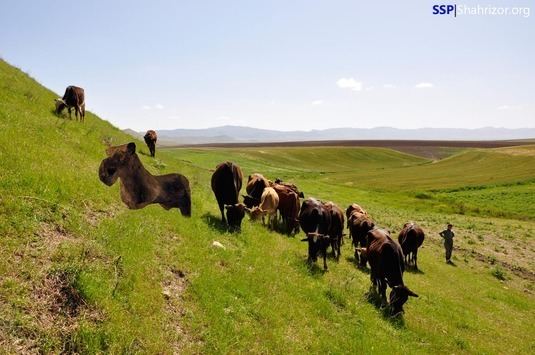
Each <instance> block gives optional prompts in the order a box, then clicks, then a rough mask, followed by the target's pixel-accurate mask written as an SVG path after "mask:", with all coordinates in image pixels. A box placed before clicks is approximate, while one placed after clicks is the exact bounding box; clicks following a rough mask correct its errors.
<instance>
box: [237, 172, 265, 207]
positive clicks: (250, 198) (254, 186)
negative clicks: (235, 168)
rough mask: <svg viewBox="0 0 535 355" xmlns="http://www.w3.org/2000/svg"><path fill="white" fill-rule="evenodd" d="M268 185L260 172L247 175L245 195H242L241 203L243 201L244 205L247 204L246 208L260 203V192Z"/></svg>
mask: <svg viewBox="0 0 535 355" xmlns="http://www.w3.org/2000/svg"><path fill="white" fill-rule="evenodd" d="M268 186H270V183H269V181H268V180H267V179H266V178H265V177H264V176H263V175H262V174H258V173H254V174H252V175H249V179H248V180H247V186H246V187H245V191H246V192H247V195H243V203H245V206H247V208H253V207H255V206H258V205H259V204H260V199H261V197H262V192H264V189H265V188H266V187H268Z"/></svg>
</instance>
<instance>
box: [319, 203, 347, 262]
mask: <svg viewBox="0 0 535 355" xmlns="http://www.w3.org/2000/svg"><path fill="white" fill-rule="evenodd" d="M323 205H324V206H325V208H327V210H328V211H329V213H330V214H331V227H330V228H329V238H330V241H331V247H332V249H333V254H334V256H335V258H336V260H339V259H340V255H341V252H340V249H341V245H342V240H343V238H344V212H343V211H342V209H341V208H340V207H338V206H337V205H336V204H335V203H334V202H332V201H329V202H326V203H324V204H323Z"/></svg>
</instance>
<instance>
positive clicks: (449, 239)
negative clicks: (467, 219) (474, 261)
mask: <svg viewBox="0 0 535 355" xmlns="http://www.w3.org/2000/svg"><path fill="white" fill-rule="evenodd" d="M452 229H453V224H451V223H448V228H447V229H444V230H443V231H442V232H440V233H439V234H440V236H441V237H442V238H443V239H444V248H445V249H446V262H447V263H448V264H451V252H452V251H453V237H455V233H454V232H453V230H452Z"/></svg>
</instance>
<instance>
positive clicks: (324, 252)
mask: <svg viewBox="0 0 535 355" xmlns="http://www.w3.org/2000/svg"><path fill="white" fill-rule="evenodd" d="M323 270H327V248H325V250H323Z"/></svg>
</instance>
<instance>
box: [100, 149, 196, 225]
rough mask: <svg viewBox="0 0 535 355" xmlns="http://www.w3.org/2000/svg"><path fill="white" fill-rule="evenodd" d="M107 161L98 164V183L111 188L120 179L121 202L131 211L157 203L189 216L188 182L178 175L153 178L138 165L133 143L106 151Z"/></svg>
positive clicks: (189, 195) (153, 176) (189, 191)
mask: <svg viewBox="0 0 535 355" xmlns="http://www.w3.org/2000/svg"><path fill="white" fill-rule="evenodd" d="M106 154H107V155H108V158H106V159H104V160H102V162H101V163H100V167H99V171H98V175H99V178H100V181H102V182H103V183H104V184H106V185H108V186H111V185H113V184H114V183H115V182H116V181H117V179H118V178H121V181H120V183H121V199H122V201H123V202H124V203H125V204H126V206H128V208H130V209H139V208H143V207H145V206H147V205H150V204H152V203H159V204H160V205H161V206H162V207H163V208H165V209H170V208H174V207H176V208H179V209H180V212H181V213H182V215H184V216H188V217H189V216H191V190H190V187H189V181H188V179H187V178H186V177H185V176H183V175H180V174H167V175H158V176H155V175H152V174H151V173H149V172H148V171H147V170H146V169H145V168H144V167H143V164H141V161H140V160H139V157H138V156H137V154H136V144H135V143H128V144H124V145H119V146H116V147H109V148H108V149H107V150H106Z"/></svg>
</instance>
